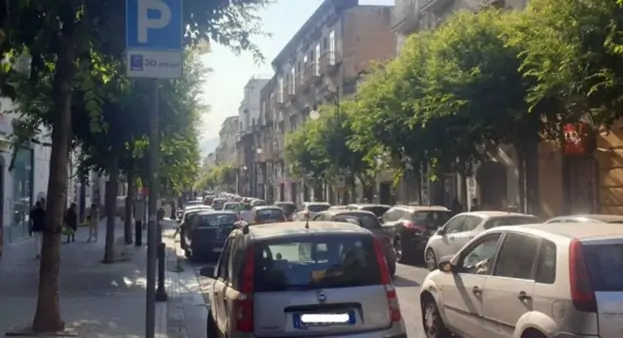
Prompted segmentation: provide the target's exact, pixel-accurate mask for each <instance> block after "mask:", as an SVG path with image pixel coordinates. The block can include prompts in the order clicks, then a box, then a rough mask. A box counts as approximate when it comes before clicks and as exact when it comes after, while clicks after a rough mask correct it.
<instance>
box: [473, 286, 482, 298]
mask: <svg viewBox="0 0 623 338" xmlns="http://www.w3.org/2000/svg"><path fill="white" fill-rule="evenodd" d="M472 292H473V293H474V294H475V295H476V296H480V294H481V293H482V290H481V289H480V288H479V287H478V285H474V287H473V288H472Z"/></svg>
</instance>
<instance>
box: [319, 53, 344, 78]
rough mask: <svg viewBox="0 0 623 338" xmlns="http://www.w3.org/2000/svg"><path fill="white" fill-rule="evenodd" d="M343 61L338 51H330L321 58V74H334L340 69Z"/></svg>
mask: <svg viewBox="0 0 623 338" xmlns="http://www.w3.org/2000/svg"><path fill="white" fill-rule="evenodd" d="M341 61H342V60H341V59H340V58H339V55H338V53H337V52H336V51H333V50H328V51H326V52H324V53H323V54H322V55H321V56H320V72H321V73H327V74H334V72H335V71H336V70H337V69H338V68H339V66H340V63H341Z"/></svg>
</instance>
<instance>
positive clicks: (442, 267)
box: [437, 260, 456, 273]
mask: <svg viewBox="0 0 623 338" xmlns="http://www.w3.org/2000/svg"><path fill="white" fill-rule="evenodd" d="M437 268H438V269H439V271H441V272H444V273H451V272H455V271H456V267H455V266H453V265H452V262H450V261H449V260H443V261H441V262H439V264H437Z"/></svg>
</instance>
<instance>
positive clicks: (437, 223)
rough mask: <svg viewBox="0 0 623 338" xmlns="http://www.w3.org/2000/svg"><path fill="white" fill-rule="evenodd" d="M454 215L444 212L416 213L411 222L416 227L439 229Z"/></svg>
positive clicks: (428, 211)
mask: <svg viewBox="0 0 623 338" xmlns="http://www.w3.org/2000/svg"><path fill="white" fill-rule="evenodd" d="M451 216H452V213H451V212H450V211H444V210H427V211H416V212H415V213H414V214H413V215H412V216H411V221H412V222H413V223H415V224H416V225H423V226H426V227H428V228H433V229H437V228H439V227H441V226H442V225H444V224H446V222H447V221H448V220H449V219H450V217H451Z"/></svg>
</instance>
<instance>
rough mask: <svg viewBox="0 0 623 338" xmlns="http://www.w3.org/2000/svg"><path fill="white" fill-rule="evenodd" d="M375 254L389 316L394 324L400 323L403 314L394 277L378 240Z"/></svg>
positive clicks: (376, 240)
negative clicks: (393, 280)
mask: <svg viewBox="0 0 623 338" xmlns="http://www.w3.org/2000/svg"><path fill="white" fill-rule="evenodd" d="M374 253H375V255H376V261H377V263H378V265H379V268H380V269H381V283H383V286H384V287H385V292H386V294H387V308H388V310H389V316H390V318H391V320H392V322H399V321H400V320H401V319H402V314H401V313H400V304H399V302H398V295H397V294H396V288H395V287H394V283H393V282H392V276H391V274H390V273H389V267H388V266H387V262H386V261H385V255H383V248H382V245H381V242H380V241H379V240H378V239H376V238H375V239H374Z"/></svg>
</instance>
